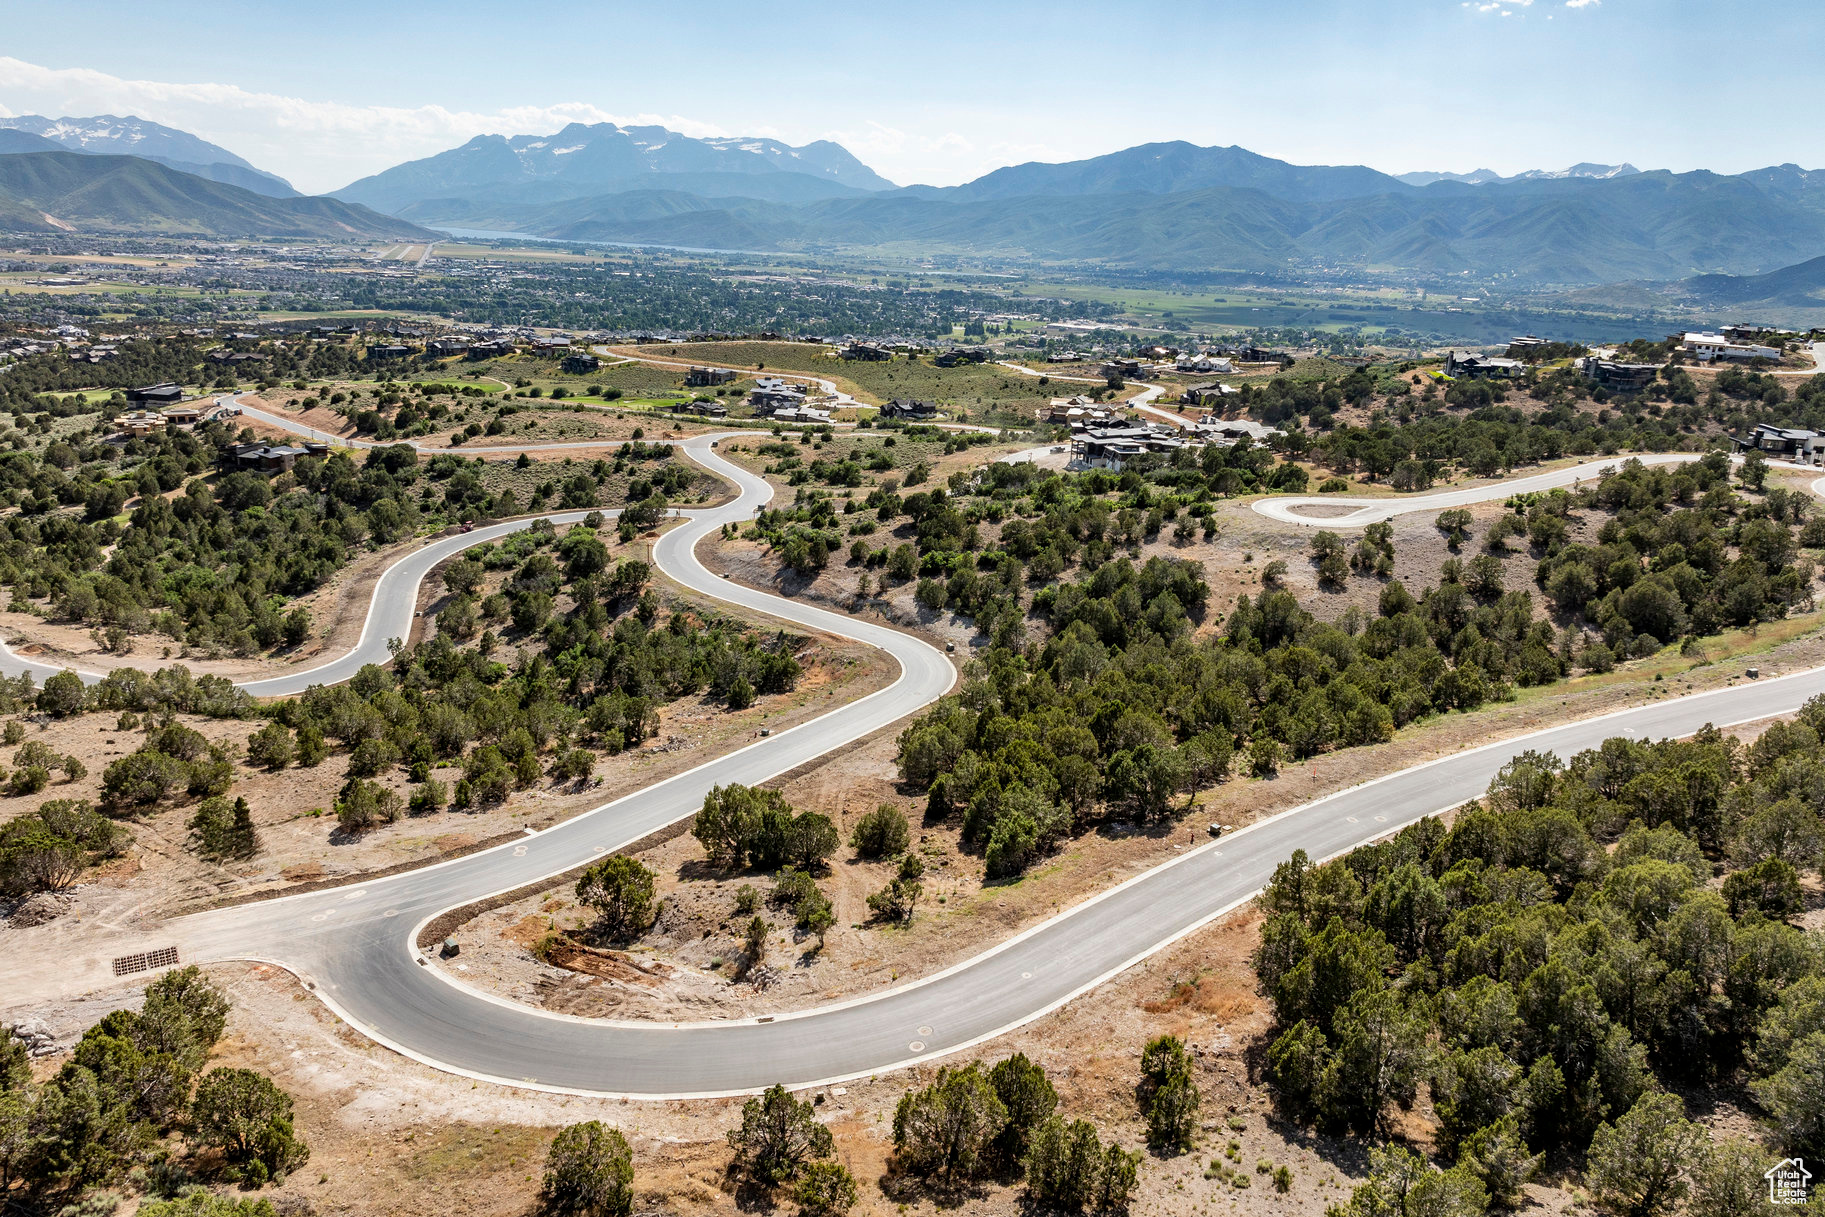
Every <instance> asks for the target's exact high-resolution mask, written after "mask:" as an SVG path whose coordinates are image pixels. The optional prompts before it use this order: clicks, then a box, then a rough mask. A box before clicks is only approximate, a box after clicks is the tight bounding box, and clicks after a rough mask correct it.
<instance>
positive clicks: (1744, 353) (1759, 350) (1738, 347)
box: [1679, 332, 1781, 363]
mask: <svg viewBox="0 0 1825 1217" xmlns="http://www.w3.org/2000/svg"><path fill="white" fill-rule="evenodd" d="M1679 349H1680V350H1682V351H1687V352H1690V353H1691V355H1692V356H1693V357H1694V358H1696V359H1697V360H1698V362H1700V363H1714V362H1716V361H1717V360H1719V359H1728V360H1732V361H1733V362H1736V363H1747V362H1749V361H1750V360H1751V359H1767V360H1771V361H1775V362H1778V361H1779V360H1780V358H1781V353H1780V352H1779V351H1777V350H1775V349H1774V348H1773V347H1765V346H1754V345H1752V344H1749V343H1742V342H1732V341H1731V340H1730V339H1728V338H1726V337H1724V336H1723V335H1722V334H1712V333H1706V332H1699V333H1690V334H1687V335H1686V336H1685V340H1684V341H1683V342H1681V343H1680V344H1679Z"/></svg>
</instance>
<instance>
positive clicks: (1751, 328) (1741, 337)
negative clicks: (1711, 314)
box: [1717, 325, 1779, 342]
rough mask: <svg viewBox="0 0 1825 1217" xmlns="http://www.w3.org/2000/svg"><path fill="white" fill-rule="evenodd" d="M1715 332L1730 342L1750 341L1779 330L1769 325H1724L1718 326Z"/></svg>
mask: <svg viewBox="0 0 1825 1217" xmlns="http://www.w3.org/2000/svg"><path fill="white" fill-rule="evenodd" d="M1717 332H1718V333H1720V334H1722V335H1723V336H1724V337H1725V338H1728V339H1729V340H1730V341H1731V342H1751V341H1753V340H1755V339H1757V338H1764V337H1766V336H1767V335H1769V334H1774V333H1778V332H1779V331H1777V330H1776V329H1775V328H1774V327H1773V326H1771V325H1726V326H1720V327H1719V328H1718V331H1717Z"/></svg>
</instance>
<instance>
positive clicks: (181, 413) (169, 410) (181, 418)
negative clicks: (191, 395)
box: [165, 405, 203, 427]
mask: <svg viewBox="0 0 1825 1217" xmlns="http://www.w3.org/2000/svg"><path fill="white" fill-rule="evenodd" d="M202 419H203V408H202V407H201V406H197V405H187V406H168V407H166V409H165V421H166V422H167V423H169V424H170V425H171V426H173V427H194V426H195V425H196V424H197V423H199V422H201V421H202Z"/></svg>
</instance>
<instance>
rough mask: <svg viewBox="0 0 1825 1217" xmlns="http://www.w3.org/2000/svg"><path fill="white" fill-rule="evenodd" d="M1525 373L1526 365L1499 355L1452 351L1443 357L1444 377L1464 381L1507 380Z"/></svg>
mask: <svg viewBox="0 0 1825 1217" xmlns="http://www.w3.org/2000/svg"><path fill="white" fill-rule="evenodd" d="M1526 373H1527V365H1526V364H1524V363H1522V362H1521V361H1520V360H1518V359H1508V358H1505V357H1503V356H1500V355H1478V354H1475V353H1473V352H1470V351H1452V352H1450V353H1448V354H1447V355H1446V356H1445V375H1447V376H1452V377H1461V378H1463V379H1466V380H1508V379H1512V378H1513V377H1516V376H1523V375H1526Z"/></svg>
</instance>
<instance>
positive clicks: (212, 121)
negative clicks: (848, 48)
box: [0, 56, 770, 191]
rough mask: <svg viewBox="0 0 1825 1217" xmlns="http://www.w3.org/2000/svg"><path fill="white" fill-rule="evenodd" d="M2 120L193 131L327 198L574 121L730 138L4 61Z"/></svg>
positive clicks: (672, 119) (638, 118) (558, 109)
mask: <svg viewBox="0 0 1825 1217" xmlns="http://www.w3.org/2000/svg"><path fill="white" fill-rule="evenodd" d="M0 97H3V98H4V101H3V102H0V114H5V115H7V116H9V117H10V116H11V115H15V114H32V113H36V114H46V115H49V116H51V117H59V116H62V115H66V114H67V115H74V116H85V115H90V114H121V115H126V114H132V115H137V116H138V117H140V118H147V119H151V120H152V121H153V122H157V123H164V124H165V125H166V126H169V127H177V128H179V129H181V130H184V131H189V132H192V133H193V134H196V135H199V136H201V137H202V138H204V139H206V140H209V141H210V142H211V143H215V144H220V145H221V146H222V147H224V148H227V149H228V150H229V151H231V152H234V153H235V154H237V155H239V156H242V157H245V158H246V159H247V160H249V161H251V162H252V163H253V164H255V165H257V166H259V167H260V168H262V169H267V170H270V171H272V172H274V173H279V174H283V175H284V176H286V177H289V178H291V180H292V182H293V184H294V185H296V186H297V187H298V188H299V189H300V190H306V191H323V190H334V189H336V188H337V187H340V186H345V185H347V184H348V183H349V182H351V181H353V180H355V179H356V178H358V177H362V176H365V175H366V174H369V173H375V172H378V171H379V170H381V169H385V168H387V167H389V166H391V165H396V164H398V163H399V162H401V161H406V160H413V159H415V158H418V157H422V156H430V155H432V154H433V153H437V152H441V151H443V150H444V149H446V148H449V147H452V146H454V145H456V144H460V143H462V142H464V141H466V140H468V139H471V138H473V137H474V136H477V135H484V134H491V133H500V134H506V135H517V134H545V133H549V132H554V131H556V130H558V129H559V128H560V127H562V126H564V124H566V123H572V122H581V123H600V122H612V123H619V124H622V125H630V124H631V125H652V126H664V127H669V128H671V129H672V130H674V131H678V132H681V133H683V134H685V135H693V136H713V135H731V134H740V135H768V134H770V132H767V131H759V130H754V131H741V132H729V131H725V130H724V129H722V128H721V127H718V126H715V125H714V124H711V123H705V122H699V121H697V120H695V119H690V118H685V117H682V116H680V115H675V114H614V113H610V112H609V111H607V110H603V109H602V108H600V107H599V106H595V105H592V104H590V103H588V102H565V103H561V104H558V105H548V106H514V107H510V108H507V109H503V110H497V111H493V112H477V111H471V110H450V109H447V108H445V107H443V106H416V107H411V108H406V107H399V106H355V105H345V104H343V103H340V102H324V101H310V100H307V99H305V98H300V97H286V96H283V95H281V94H276V93H254V92H250V91H248V90H246V89H242V88H240V87H239V86H236V85H225V84H207V83H192V84H179V83H171V82H166V81H156V80H126V79H123V78H121V77H119V76H112V75H109V74H108V73H106V72H99V71H95V70H93V69H90V68H47V67H41V66H39V65H38V64H32V63H26V62H25V61H23V60H19V59H13V58H11V57H8V56H0Z"/></svg>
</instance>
